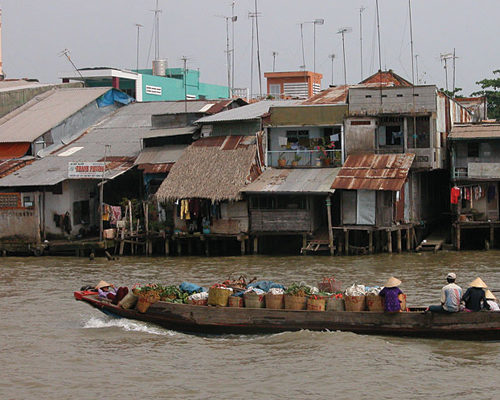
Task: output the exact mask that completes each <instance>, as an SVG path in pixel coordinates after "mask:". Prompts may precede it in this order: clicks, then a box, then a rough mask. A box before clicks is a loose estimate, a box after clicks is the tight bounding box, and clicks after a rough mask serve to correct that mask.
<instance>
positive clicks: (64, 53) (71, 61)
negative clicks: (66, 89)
mask: <svg viewBox="0 0 500 400" xmlns="http://www.w3.org/2000/svg"><path fill="white" fill-rule="evenodd" d="M69 55H70V52H69V50H68V49H64V50H63V51H61V52H60V53H59V57H62V56H66V58H67V59H68V61H69V62H70V63H71V65H72V66H73V68H74V69H75V71H76V72H77V73H78V75H80V78H82V82H83V87H85V78H84V77H83V75H82V73H81V72H80V70H79V69H78V68H76V65H75V63H74V62H73V60H72V59H71V57H70V56H69Z"/></svg>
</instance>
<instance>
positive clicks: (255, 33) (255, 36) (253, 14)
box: [248, 0, 262, 97]
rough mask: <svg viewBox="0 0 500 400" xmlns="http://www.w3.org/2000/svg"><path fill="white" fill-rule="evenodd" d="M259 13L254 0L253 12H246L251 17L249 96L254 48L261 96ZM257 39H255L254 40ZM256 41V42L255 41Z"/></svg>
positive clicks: (251, 93)
mask: <svg viewBox="0 0 500 400" xmlns="http://www.w3.org/2000/svg"><path fill="white" fill-rule="evenodd" d="M260 15H261V13H260V12H258V9H257V0H255V10H254V12H249V13H248V18H251V19H252V50H251V58H250V97H252V96H253V72H254V71H253V70H254V68H253V64H254V62H253V61H254V57H255V50H254V49H255V48H256V49H257V69H258V72H259V87H260V96H261V97H262V79H261V75H262V73H261V66H260V45H259V23H258V17H259V16H260ZM255 39H257V40H255ZM255 42H256V43H255Z"/></svg>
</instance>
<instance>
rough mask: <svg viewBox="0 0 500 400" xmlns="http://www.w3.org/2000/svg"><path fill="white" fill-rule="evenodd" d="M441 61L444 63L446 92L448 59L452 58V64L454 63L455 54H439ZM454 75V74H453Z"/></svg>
mask: <svg viewBox="0 0 500 400" xmlns="http://www.w3.org/2000/svg"><path fill="white" fill-rule="evenodd" d="M439 58H440V59H441V62H442V63H444V65H443V68H444V76H445V87H446V91H447V92H448V60H453V64H455V58H456V57H455V54H454V53H443V54H440V55H439ZM453 75H455V74H453Z"/></svg>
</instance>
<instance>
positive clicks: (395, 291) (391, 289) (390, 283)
mask: <svg viewBox="0 0 500 400" xmlns="http://www.w3.org/2000/svg"><path fill="white" fill-rule="evenodd" d="M399 285H401V281H400V280H399V279H398V278H395V277H393V276H391V277H390V278H389V279H387V282H386V283H385V285H384V288H383V289H382V290H381V291H380V293H379V294H378V295H379V296H382V297H383V298H384V311H387V312H399V311H401V301H400V300H399V295H400V294H403V292H402V291H401V289H400V288H398V286H399Z"/></svg>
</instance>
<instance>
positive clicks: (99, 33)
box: [0, 0, 500, 95]
mask: <svg viewBox="0 0 500 400" xmlns="http://www.w3.org/2000/svg"><path fill="white" fill-rule="evenodd" d="M155 1H156V0H0V5H1V7H2V12H3V16H2V48H3V56H2V57H3V65H4V72H5V73H6V75H7V77H8V78H23V77H28V78H37V79H39V80H40V81H41V82H57V81H58V79H57V77H58V73H59V72H63V71H69V70H71V65H70V64H69V63H68V61H67V60H66V59H65V58H64V57H60V56H59V53H60V52H61V50H63V49H65V48H68V49H69V50H70V51H71V56H72V59H73V61H74V62H75V64H76V65H77V66H78V67H79V68H81V67H91V66H113V67H118V68H135V65H136V37H137V36H136V35H137V30H136V27H135V24H136V23H140V24H142V25H144V28H142V30H141V34H140V67H142V68H145V67H150V64H151V58H152V56H153V55H154V46H152V47H151V50H149V49H150V43H151V38H152V28H153V13H152V12H151V10H152V9H154V7H155ZM159 2H160V7H159V8H161V9H162V10H163V12H162V14H161V17H160V34H161V35H160V36H161V37H160V56H161V57H162V58H166V59H168V63H169V66H170V67H175V66H181V60H180V58H181V57H182V56H186V57H188V67H190V68H199V69H200V71H201V80H202V81H203V82H206V83H216V84H225V83H226V82H227V72H226V71H227V70H226V61H225V60H226V57H225V46H226V27H225V20H224V19H223V18H220V17H217V16H230V15H231V3H232V1H231V0H159ZM362 5H363V6H365V7H366V10H365V11H364V12H363V14H362V16H363V44H364V45H363V70H364V76H365V77H366V76H368V75H370V74H371V73H374V72H375V71H376V70H378V65H379V61H378V47H377V36H376V23H375V22H376V18H375V15H376V14H375V10H376V7H375V0H258V6H259V12H260V13H261V15H260V17H259V35H260V55H261V64H262V72H266V71H271V70H272V63H273V56H272V52H273V51H276V52H278V55H277V57H276V70H277V71H293V70H299V68H300V66H301V65H302V64H303V62H302V51H301V40H300V26H299V24H300V23H301V22H305V21H312V20H314V19H318V18H322V19H324V20H325V24H324V25H323V26H319V25H318V26H317V27H316V70H317V72H321V73H323V75H324V78H323V87H326V86H328V84H330V83H331V67H332V63H331V59H330V58H329V57H328V56H329V55H330V54H335V56H336V58H335V59H334V81H335V83H336V84H339V83H343V80H344V78H343V62H342V41H341V38H340V35H338V34H336V32H337V31H338V29H339V28H340V27H352V32H350V33H347V34H346V37H345V46H346V62H347V80H348V82H349V83H356V82H358V81H360V78H361V71H360V34H359V31H360V24H359V16H360V12H359V8H360V7H361V6H362ZM379 5H380V25H381V42H382V46H381V47H382V67H383V68H384V69H385V68H391V69H393V70H394V71H395V72H396V73H398V74H400V75H402V76H403V77H405V78H407V79H410V80H411V55H410V54H411V53H410V35H409V17H408V1H407V0H379ZM253 10H254V0H236V1H235V14H236V15H237V16H238V21H237V22H236V23H235V25H234V26H235V58H236V62H235V70H236V72H235V86H236V87H250V62H251V45H252V40H251V27H252V24H251V20H250V19H249V18H248V13H249V12H250V11H253ZM499 11H500V1H499V0H475V1H471V0H412V12H413V36H414V48H415V54H418V72H419V80H420V82H421V83H428V84H437V85H438V86H439V87H444V86H445V72H444V69H443V64H442V63H441V61H440V54H441V53H447V52H452V51H453V48H455V49H456V55H457V57H459V58H458V59H457V60H456V86H457V87H462V88H464V94H466V95H468V94H470V92H472V91H474V90H476V89H477V88H478V87H477V85H475V82H476V81H478V80H480V79H483V78H485V77H491V76H492V71H493V70H495V69H498V68H500V52H499V51H498V43H497V42H498V36H499V33H500V28H499V23H498V16H499V15H500V12H499ZM303 32H304V43H305V59H306V67H307V69H308V70H312V69H313V50H312V48H313V25H312V24H305V25H304V26H303ZM148 53H149V54H150V57H149V61H148ZM255 64H256V61H255ZM448 65H449V69H448V71H449V86H450V89H451V85H452V68H451V65H452V62H451V60H450V62H449V64H448ZM254 74H255V75H254V86H257V89H258V84H257V75H256V74H257V73H256V72H255V73H254ZM263 85H265V81H264V79H263ZM257 91H258V90H254V92H257Z"/></svg>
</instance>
